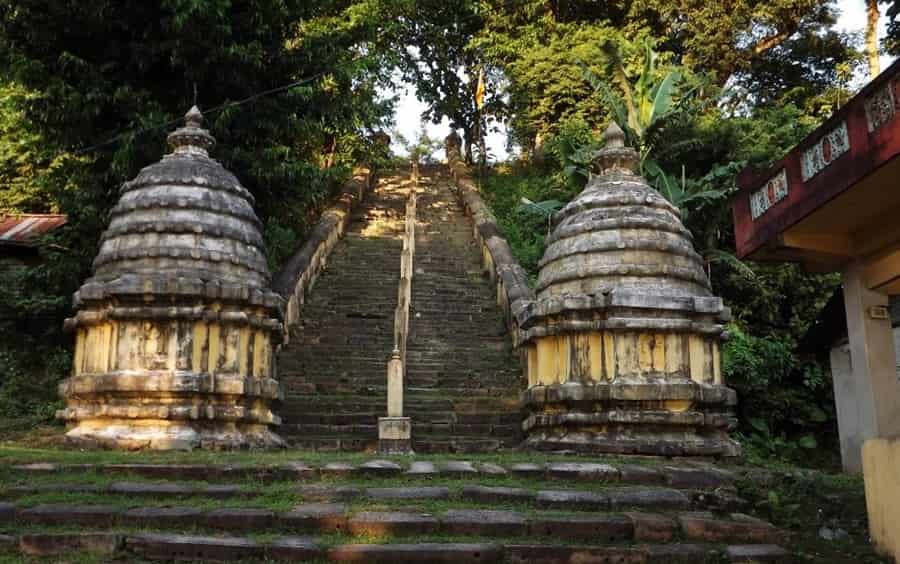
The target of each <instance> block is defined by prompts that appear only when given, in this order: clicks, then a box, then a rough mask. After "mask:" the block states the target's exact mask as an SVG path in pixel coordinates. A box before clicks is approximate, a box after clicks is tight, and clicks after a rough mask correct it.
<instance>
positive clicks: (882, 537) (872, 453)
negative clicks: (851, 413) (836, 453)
mask: <svg viewBox="0 0 900 564" xmlns="http://www.w3.org/2000/svg"><path fill="white" fill-rule="evenodd" d="M862 462H863V476H864V478H865V482H866V509H867V510H868V513H869V536H871V537H872V543H873V544H874V546H875V550H876V551H878V552H879V553H880V554H882V555H884V556H891V557H893V558H894V559H895V560H897V561H898V562H900V503H898V502H900V472H898V471H897V469H898V468H900V439H869V440H868V441H866V442H865V443H864V444H863V450H862Z"/></svg>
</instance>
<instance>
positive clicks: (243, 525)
mask: <svg viewBox="0 0 900 564" xmlns="http://www.w3.org/2000/svg"><path fill="white" fill-rule="evenodd" d="M7 516H8V517H9V518H10V519H9V520H12V519H13V518H14V520H15V522H16V523H18V524H29V525H54V526H75V527H86V528H95V529H96V528H107V527H114V526H117V525H118V526H125V527H131V526H137V527H152V528H159V529H170V528H175V529H181V528H183V527H184V526H188V525H195V526H200V527H202V528H204V529H210V530H219V531H227V532H248V531H271V530H281V531H292V532H297V531H304V532H314V533H349V534H351V535H353V536H356V537H367V536H384V535H388V536H390V537H401V536H417V535H430V534H435V533H441V534H448V535H469V536H481V537H493V536H503V537H526V536H527V537H529V538H548V539H554V538H555V539H563V540H568V541H581V542H585V541H591V540H592V541H604V542H610V541H638V542H641V541H643V542H647V541H653V542H671V541H674V540H676V539H677V538H684V539H688V540H691V541H694V542H715V543H720V542H737V541H739V542H753V543H783V542H785V541H786V540H788V536H787V534H786V533H785V532H783V531H781V530H779V529H777V528H776V527H775V526H773V525H772V524H771V523H768V522H766V521H762V520H760V519H756V518H754V517H750V516H748V515H744V514H741V513H734V514H731V515H730V516H729V517H728V518H721V517H717V516H715V515H713V514H712V513H708V512H685V513H680V514H678V515H675V516H672V517H669V516H665V515H660V514H655V513H646V512H640V511H631V512H627V511H623V512H621V513H592V514H582V515H557V514H535V515H532V516H526V515H525V514H523V513H519V512H516V511H505V510H500V511H497V510H484V509H456V510H448V511H446V512H445V513H444V514H443V515H442V516H441V517H440V518H438V517H435V516H434V515H432V514H430V513H422V512H408V511H399V510H398V511H359V512H355V513H352V514H351V513H350V512H349V511H348V508H347V506H346V505H345V504H336V503H307V504H302V505H298V506H296V507H295V509H294V510H293V511H289V512H285V513H278V514H276V513H274V512H273V511H269V510H266V509H258V508H224V509H214V510H210V511H202V510H199V509H196V508H192V507H136V508H132V509H129V510H121V509H117V508H114V507H110V506H103V505H65V504H46V505H38V506H34V507H30V508H27V509H20V510H18V511H16V512H15V513H11V512H7Z"/></svg>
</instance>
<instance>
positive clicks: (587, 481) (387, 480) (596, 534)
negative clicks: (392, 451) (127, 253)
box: [0, 458, 790, 564]
mask: <svg viewBox="0 0 900 564" xmlns="http://www.w3.org/2000/svg"><path fill="white" fill-rule="evenodd" d="M327 460H328V459H327V458H326V459H324V460H321V461H319V462H317V463H316V464H305V463H303V462H300V461H293V462H281V463H274V464H259V463H251V464H43V463H35V464H27V465H20V466H15V467H0V473H2V475H4V476H7V477H8V478H9V484H8V485H6V486H5V487H4V488H3V490H2V491H0V495H2V496H3V497H4V498H5V499H7V500H10V501H12V502H13V503H6V502H0V558H2V557H3V555H4V554H5V553H4V552H3V551H4V548H2V547H3V546H4V545H5V546H7V547H14V548H15V549H17V550H19V551H21V552H23V553H25V554H31V555H48V556H58V555H65V557H66V558H72V557H73V555H74V554H75V553H78V552H81V551H84V552H88V551H92V552H95V553H96V552H98V551H99V552H100V553H101V554H106V555H107V556H109V557H110V558H115V559H119V560H128V561H140V560H142V559H151V560H154V559H156V560H166V561H168V560H172V559H191V560H196V561H223V560H236V559H245V560H246V559H250V560H253V561H259V560H260V559H263V558H269V559H271V560H285V561H288V560H293V561H306V560H309V559H318V560H327V561H334V562H344V561H363V562H379V561H383V562H444V561H446V562H470V561H471V562H481V561H485V560H484V558H488V557H490V558H491V559H494V558H496V559H495V560H490V561H498V562H507V563H508V562H546V563H557V562H558V563H571V562H629V563H630V562H640V563H663V562H665V563H669V562H691V563H698V564H699V563H700V562H704V561H710V562H721V561H724V560H727V561H730V562H746V561H749V560H748V558H751V557H752V558H755V559H756V560H755V561H758V562H787V561H790V555H789V554H788V553H786V552H785V551H784V550H783V549H780V548H778V545H783V544H786V543H787V542H788V539H787V538H786V537H785V536H784V534H783V533H782V532H781V531H779V530H778V529H776V528H775V527H773V526H772V525H771V524H769V523H767V522H765V521H762V520H759V519H756V518H754V517H752V516H750V515H747V514H745V513H743V511H744V510H745V507H746V506H747V504H746V502H743V501H742V500H740V499H739V498H737V496H736V495H735V484H736V483H737V480H738V478H739V475H738V474H734V473H732V472H728V471H725V470H721V469H718V468H716V467H712V466H708V465H705V464H702V463H699V462H684V461H681V462H672V461H668V462H665V461H657V463H656V464H653V465H647V464H646V462H647V461H648V459H641V460H643V461H644V462H645V464H641V465H637V464H635V463H634V461H635V460H636V459H621V460H620V459H609V460H610V461H611V462H610V463H607V462H603V461H596V462H549V463H543V462H540V463H531V462H518V463H516V462H511V463H505V464H496V463H491V462H470V461H466V460H458V459H457V460H439V461H434V462H432V461H427V460H422V459H411V460H409V459H403V460H402V462H400V463H398V462H394V461H390V460H366V461H363V462H354V463H350V462H348V461H346V460H342V459H341V458H333V459H331V460H333V461H332V462H328V461H327ZM354 460H358V459H356V458H354ZM141 480H147V481H141ZM73 494H74V495H76V496H79V497H78V499H80V500H82V501H81V502H80V503H78V504H72V503H56V502H54V501H53V499H67V497H66V496H68V495H73ZM273 495H275V496H277V497H276V498H273V497H272V496H273ZM54 496H56V498H54ZM273 500H274V501H273ZM273 502H274V505H273ZM135 529H139V530H140V531H141V533H142V534H140V535H135V534H133V533H131V532H129V531H134V530H135ZM48 531H52V533H48ZM176 532H177V533H182V534H178V535H175V534H171V533H176ZM4 533H6V534H7V535H9V534H10V533H12V534H13V535H14V536H3V534H4ZM184 533H188V534H187V535H185V534H184ZM245 535H253V537H254V538H260V537H261V538H264V539H266V540H263V541H260V540H251V539H250V537H247V536H245ZM296 535H311V536H296ZM370 538H377V539H379V541H378V542H379V544H377V545H369V544H356V543H358V542H371V541H369V539H370ZM414 541H415V542H414ZM418 543H423V544H418ZM376 546H377V548H374V547H376ZM473 547H475V548H473ZM709 558H712V560H709ZM573 559H574V560H573Z"/></svg>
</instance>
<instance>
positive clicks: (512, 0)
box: [61, 0, 533, 155]
mask: <svg viewBox="0 0 900 564" xmlns="http://www.w3.org/2000/svg"><path fill="white" fill-rule="evenodd" d="M531 1H533V0H507V2H504V3H501V4H500V5H498V6H490V8H491V9H492V10H498V9H500V10H504V9H507V8H510V7H513V6H515V5H516V4H520V3H521V4H523V5H524V4H525V3H527V2H531ZM480 17H484V14H481V13H475V14H470V15H469V16H464V17H462V18H457V19H456V21H457V23H459V22H461V21H466V20H468V19H473V18H480ZM327 73H328V71H321V72H318V73H316V74H313V75H310V76H307V77H304V78H301V79H300V80H296V81H294V82H291V83H289V84H284V85H282V86H277V87H275V88H270V89H268V90H263V91H260V92H257V93H255V94H252V95H250V96H248V97H246V98H243V99H241V100H236V101H232V102H224V103H222V104H219V105H218V106H213V107H212V108H209V109H207V110H204V111H203V114H204V115H205V116H212V115H214V114H216V113H218V112H220V111H223V110H225V109H227V108H232V107H237V106H241V105H244V104H248V103H250V102H253V101H255V100H258V99H259V98H262V97H265V96H271V95H273V94H278V93H281V92H285V91H287V90H290V89H292V88H297V87H299V86H303V85H304V84H308V83H310V82H312V81H314V80H317V79H319V78H321V77H323V76H325V75H326V74H327ZM195 88H196V85H195ZM195 101H196V92H195ZM182 121H183V118H181V117H177V118H173V119H170V120H167V121H164V122H160V123H156V124H154V125H149V126H146V127H142V128H138V129H134V128H131V129H124V130H120V131H119V133H116V134H115V135H113V136H112V137H110V138H109V139H107V140H106V141H102V142H100V143H95V144H93V145H90V146H87V147H82V148H80V149H76V150H74V151H64V152H62V153H61V154H64V153H66V152H68V153H70V154H72V155H83V154H85V153H89V152H91V151H95V150H97V149H99V148H101V147H105V146H107V145H112V144H114V143H117V142H119V141H121V140H122V139H126V138H128V137H136V136H139V135H143V134H145V133H149V132H151V131H157V130H159V129H163V128H169V127H171V126H173V125H176V124H178V123H181V122H182Z"/></svg>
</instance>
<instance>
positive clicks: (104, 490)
mask: <svg viewBox="0 0 900 564" xmlns="http://www.w3.org/2000/svg"><path fill="white" fill-rule="evenodd" d="M411 475H412V476H417V475H419V476H426V477H427V476H429V475H430V474H428V473H427V472H423V473H420V474H411ZM429 483H430V484H432V485H429V486H426V487H415V486H410V485H405V486H400V487H375V488H372V487H365V485H364V484H359V483H341V484H340V485H334V486H332V485H327V484H326V485H320V484H314V483H307V484H306V485H299V486H298V487H297V490H296V493H297V495H299V496H300V498H301V499H303V500H304V502H309V501H347V500H363V499H368V500H408V501H417V500H418V501H422V500H429V499H442V500H450V499H454V500H458V501H468V502H475V503H479V504H481V505H483V506H488V507H490V506H491V505H494V504H503V503H508V502H516V503H528V504H533V505H534V506H535V507H538V508H542V509H561V510H570V511H607V510H621V509H625V508H640V509H653V510H663V509H665V510H682V511H685V510H690V509H693V510H695V511H697V510H713V511H717V512H740V511H744V510H746V509H747V507H748V502H747V501H746V500H744V499H743V498H740V497H738V496H737V495H734V494H732V493H730V492H727V491H720V492H702V491H689V490H688V491H686V490H676V489H672V488H664V487H656V486H644V487H636V486H620V487H610V488H607V489H604V490H603V491H582V490H574V489H566V490H553V489H530V488H521V487H503V486H500V487H493V486H481V485H467V486H463V487H462V488H461V489H458V490H451V488H449V487H446V486H441V485H440V481H436V480H434V479H432V480H429ZM55 493H84V494H92V495H98V496H109V495H126V496H130V497H144V498H147V497H152V498H156V499H168V498H174V499H176V500H177V499H183V498H185V497H195V498H208V499H236V498H242V499H253V498H256V497H260V496H263V495H265V492H264V491H255V490H251V489H248V488H244V487H239V486H227V485H218V484H212V485H209V486H204V487H196V486H193V485H192V484H184V483H175V482H169V483H163V484H155V483H143V482H116V483H114V484H110V485H109V486H105V487H100V486H94V485H91V484H78V483H54V484H41V485H36V486H29V485H20V486H11V487H8V488H6V489H4V490H2V491H0V499H9V500H12V499H16V498H18V497H22V496H30V495H41V494H55ZM44 505H45V506H47V507H54V506H56V507H61V508H64V507H70V505H68V504H44ZM71 507H79V505H71ZM85 507H90V506H85ZM15 511H16V507H15V505H14V504H12V503H4V502H0V521H4V520H9V519H11V518H12V516H13V514H14V512H15ZM19 511H24V509H21V508H20V509H19Z"/></svg>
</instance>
